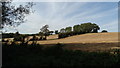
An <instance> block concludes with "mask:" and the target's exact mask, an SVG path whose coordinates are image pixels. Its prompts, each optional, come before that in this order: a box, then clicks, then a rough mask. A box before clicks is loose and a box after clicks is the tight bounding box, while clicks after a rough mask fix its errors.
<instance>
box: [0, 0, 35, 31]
mask: <svg viewBox="0 0 120 68" xmlns="http://www.w3.org/2000/svg"><path fill="white" fill-rule="evenodd" d="M11 3H12V1H11V0H6V1H4V2H0V8H1V9H0V10H1V12H0V19H1V20H2V22H0V29H3V28H5V26H13V27H16V26H18V25H20V24H21V23H24V22H25V16H26V15H28V14H30V13H31V8H32V6H33V5H34V4H33V3H31V2H29V3H27V4H25V5H19V6H18V7H17V6H15V5H13V4H11Z"/></svg>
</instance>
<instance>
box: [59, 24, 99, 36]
mask: <svg viewBox="0 0 120 68" xmlns="http://www.w3.org/2000/svg"><path fill="white" fill-rule="evenodd" d="M98 30H100V27H99V26H98V25H97V24H95V23H90V22H88V23H82V24H80V25H79V24H78V25H74V26H73V31H72V27H66V28H65V29H64V28H62V29H61V30H60V34H59V38H65V37H68V36H72V35H79V34H84V33H97V32H98Z"/></svg>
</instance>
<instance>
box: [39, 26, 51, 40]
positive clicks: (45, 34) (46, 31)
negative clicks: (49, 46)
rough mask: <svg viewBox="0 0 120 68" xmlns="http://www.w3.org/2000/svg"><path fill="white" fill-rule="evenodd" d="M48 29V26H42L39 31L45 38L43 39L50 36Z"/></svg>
mask: <svg viewBox="0 0 120 68" xmlns="http://www.w3.org/2000/svg"><path fill="white" fill-rule="evenodd" d="M48 28H49V26H48V25H45V26H43V27H42V28H41V29H40V32H41V33H42V34H43V35H44V36H45V39H46V37H47V36H49V35H50V33H49V29H48ZM45 39H44V40H45Z"/></svg>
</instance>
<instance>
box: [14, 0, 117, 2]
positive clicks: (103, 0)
mask: <svg viewBox="0 0 120 68" xmlns="http://www.w3.org/2000/svg"><path fill="white" fill-rule="evenodd" d="M13 1H14V2H31V1H32V2H119V0H13Z"/></svg>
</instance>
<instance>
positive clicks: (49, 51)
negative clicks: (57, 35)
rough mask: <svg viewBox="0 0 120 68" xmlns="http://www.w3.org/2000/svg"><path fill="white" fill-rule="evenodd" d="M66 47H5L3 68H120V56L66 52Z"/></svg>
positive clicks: (101, 53) (59, 45) (104, 53)
mask: <svg viewBox="0 0 120 68" xmlns="http://www.w3.org/2000/svg"><path fill="white" fill-rule="evenodd" d="M63 47H64V45H61V44H57V45H54V46H49V47H44V46H41V45H22V46H21V45H3V63H2V64H3V66H2V68H18V67H19V68H70V67H72V68H117V67H118V68H119V65H120V54H116V55H113V54H110V53H107V52H83V51H79V50H76V51H72V50H64V49H63Z"/></svg>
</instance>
